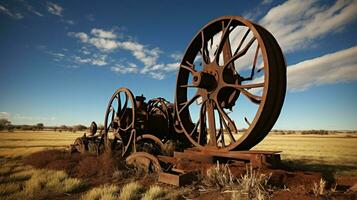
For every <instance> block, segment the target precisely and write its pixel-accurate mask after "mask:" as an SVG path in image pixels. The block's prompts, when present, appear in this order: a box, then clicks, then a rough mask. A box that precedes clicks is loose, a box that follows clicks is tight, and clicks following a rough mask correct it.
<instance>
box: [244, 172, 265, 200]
mask: <svg viewBox="0 0 357 200" xmlns="http://www.w3.org/2000/svg"><path fill="white" fill-rule="evenodd" d="M270 177H271V174H268V175H267V174H261V173H259V172H258V171H255V170H253V168H252V166H249V167H247V170H246V173H245V174H244V175H243V176H241V177H240V178H239V179H238V189H239V192H238V193H240V196H246V197H247V198H248V199H258V200H262V199H267V198H269V193H268V192H267V189H268V188H269V187H270V186H269V185H268V181H269V179H270Z"/></svg>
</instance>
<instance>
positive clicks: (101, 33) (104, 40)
mask: <svg viewBox="0 0 357 200" xmlns="http://www.w3.org/2000/svg"><path fill="white" fill-rule="evenodd" d="M68 35H69V36H73V37H75V38H78V39H79V40H80V41H81V42H82V43H84V44H87V45H91V46H93V47H95V48H96V49H97V50H99V51H100V52H101V53H103V54H105V55H107V54H109V53H112V52H113V51H114V50H117V49H119V50H126V51H129V52H130V53H131V55H132V56H133V57H134V58H136V60H137V61H139V62H141V63H142V64H143V67H141V68H138V67H137V66H136V65H135V66H134V65H133V63H128V64H127V66H124V65H123V64H117V65H116V66H114V67H111V70H112V71H114V72H117V73H137V72H140V73H141V74H147V75H148V76H150V77H152V78H154V79H158V80H161V79H163V78H165V73H168V72H171V71H174V70H177V69H178V66H179V63H178V62H173V63H158V59H159V57H160V55H161V54H162V51H161V50H160V49H159V48H157V47H156V48H155V47H154V48H149V47H148V46H147V45H144V44H141V43H139V42H137V41H133V40H130V39H129V40H123V38H131V37H118V36H117V34H116V33H115V32H114V31H113V30H110V31H108V30H103V29H98V28H93V29H92V30H91V31H90V34H89V35H88V34H87V33H84V32H77V33H74V32H70V33H68ZM82 48H85V50H86V49H87V47H85V46H84V47H82ZM81 52H82V53H83V54H84V55H89V54H90V52H89V51H81ZM181 56H182V55H181V54H171V55H169V57H171V58H172V59H174V60H175V61H177V60H178V59H181V58H179V57H181ZM77 57H78V56H77ZM75 61H76V62H77V63H91V64H94V65H106V64H107V62H106V61H105V60H103V59H102V60H98V59H93V58H88V59H83V58H80V57H78V58H75Z"/></svg>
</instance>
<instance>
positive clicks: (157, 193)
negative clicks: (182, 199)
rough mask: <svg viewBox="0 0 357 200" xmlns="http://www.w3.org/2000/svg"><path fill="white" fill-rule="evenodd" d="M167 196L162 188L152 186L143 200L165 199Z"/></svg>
mask: <svg viewBox="0 0 357 200" xmlns="http://www.w3.org/2000/svg"><path fill="white" fill-rule="evenodd" d="M166 194H167V191H166V190H165V189H163V188H161V187H160V186H157V185H155V186H152V187H150V189H149V190H147V191H146V192H145V193H144V195H143V197H142V198H141V200H156V199H160V198H163V197H164V196H165V195H166Z"/></svg>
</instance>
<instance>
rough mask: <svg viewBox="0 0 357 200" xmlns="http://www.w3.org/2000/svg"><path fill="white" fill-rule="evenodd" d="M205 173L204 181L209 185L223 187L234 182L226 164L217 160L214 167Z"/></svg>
mask: <svg viewBox="0 0 357 200" xmlns="http://www.w3.org/2000/svg"><path fill="white" fill-rule="evenodd" d="M206 175H207V176H206V178H205V179H204V181H205V183H206V184H207V185H209V186H215V187H218V188H224V187H227V186H229V185H232V184H234V182H235V178H234V177H233V175H232V172H231V170H230V169H229V167H228V165H226V164H225V165H222V164H219V162H217V164H216V165H215V166H214V167H211V168H209V169H208V170H207V174H206Z"/></svg>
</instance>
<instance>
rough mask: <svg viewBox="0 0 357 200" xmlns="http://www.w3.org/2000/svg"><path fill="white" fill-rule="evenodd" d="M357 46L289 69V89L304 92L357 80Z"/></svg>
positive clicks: (306, 61)
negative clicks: (317, 87)
mask: <svg viewBox="0 0 357 200" xmlns="http://www.w3.org/2000/svg"><path fill="white" fill-rule="evenodd" d="M356 55H357V46H354V47H352V48H349V49H345V50H341V51H338V52H335V53H330V54H326V55H323V56H321V57H318V58H314V59H310V60H305V61H303V62H300V63H297V64H295V65H291V66H289V67H288V89H289V90H290V91H304V90H307V89H308V88H310V87H312V86H318V85H324V84H333V83H339V82H348V81H356V80H357V56H356Z"/></svg>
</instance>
